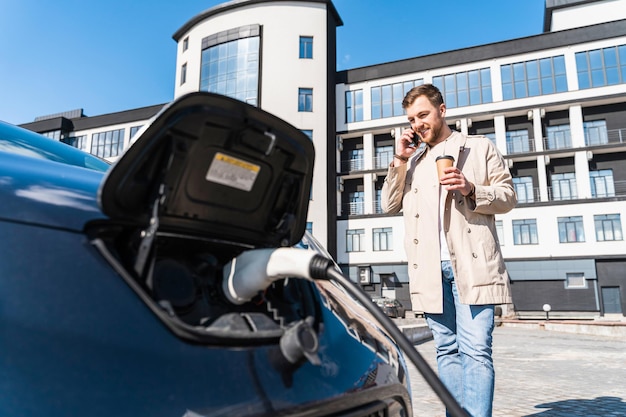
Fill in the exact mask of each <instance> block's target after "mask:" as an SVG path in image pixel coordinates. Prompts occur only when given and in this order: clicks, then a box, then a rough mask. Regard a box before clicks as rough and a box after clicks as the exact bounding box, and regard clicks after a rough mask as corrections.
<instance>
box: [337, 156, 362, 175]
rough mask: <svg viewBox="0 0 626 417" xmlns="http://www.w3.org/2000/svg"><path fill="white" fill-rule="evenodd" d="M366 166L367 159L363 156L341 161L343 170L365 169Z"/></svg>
mask: <svg viewBox="0 0 626 417" xmlns="http://www.w3.org/2000/svg"><path fill="white" fill-rule="evenodd" d="M364 167H365V160H364V159H363V158H360V159H347V160H343V161H341V172H353V171H363V170H364V169H365V168H364Z"/></svg>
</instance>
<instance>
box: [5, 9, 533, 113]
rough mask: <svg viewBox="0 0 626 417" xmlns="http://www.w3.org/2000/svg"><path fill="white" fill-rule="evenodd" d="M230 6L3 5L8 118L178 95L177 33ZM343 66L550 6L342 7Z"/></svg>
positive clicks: (460, 40)
mask: <svg viewBox="0 0 626 417" xmlns="http://www.w3.org/2000/svg"><path fill="white" fill-rule="evenodd" d="M223 2H224V1H222V0H202V1H201V0H181V1H158V0H90V1H83V0H55V1H41V0H0V54H1V55H0V120H4V121H6V122H9V123H14V124H21V123H27V122H31V121H33V120H34V118H35V117H37V116H42V115H47V114H53V113H59V112H63V111H68V110H73V109H77V108H82V109H84V112H85V114H86V115H88V116H95V115H99V114H104V113H112V112H117V111H123V110H129V109H134V108H137V107H144V106H150V105H153V104H161V103H166V102H168V101H170V100H172V99H173V96H174V74H175V59H176V44H175V42H174V40H173V39H172V34H173V33H174V32H175V31H176V30H178V29H179V28H180V27H181V26H182V25H183V24H185V23H186V22H187V21H188V20H189V19H190V18H192V17H193V16H195V15H196V14H198V13H200V12H202V11H203V10H206V9H208V8H211V7H213V6H215V5H217V4H220V3H223ZM334 4H335V7H336V8H337V10H338V12H339V14H340V16H341V18H342V19H343V22H344V25H343V26H341V27H339V28H338V29H337V37H338V45H337V49H338V50H337V69H338V70H344V69H351V68H358V67H362V66H367V65H375V64H380V63H384V62H390V61H396V60H401V59H405V58H412V57H416V56H422V55H428V54H432V53H437V52H445V51H450V50H454V49H459V48H465V47H469V46H475V45H483V44H487V43H492V42H499V41H503V40H509V39H515V38H521V37H525V36H532V35H536V34H540V33H541V32H542V29H543V14H544V0H475V1H469V0H447V1H435V0H431V1H425V0H334Z"/></svg>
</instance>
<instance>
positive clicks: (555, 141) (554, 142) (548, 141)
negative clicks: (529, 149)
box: [542, 137, 574, 150]
mask: <svg viewBox="0 0 626 417" xmlns="http://www.w3.org/2000/svg"><path fill="white" fill-rule="evenodd" d="M542 140H543V149H546V150H556V149H571V148H573V147H574V145H572V139H571V138H556V137H549V138H543V139H542Z"/></svg>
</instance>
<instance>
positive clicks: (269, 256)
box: [222, 248, 318, 305]
mask: <svg viewBox="0 0 626 417" xmlns="http://www.w3.org/2000/svg"><path fill="white" fill-rule="evenodd" d="M317 256H318V255H317V253H316V252H314V251H311V250H306V249H296V248H278V249H253V250H249V251H246V252H243V253H242V254H240V255H239V256H237V257H236V258H234V259H233V260H232V261H230V262H229V263H228V264H226V266H224V272H223V278H224V279H223V280H222V288H223V290H224V294H225V295H226V297H227V298H228V300H229V301H230V302H232V303H233V304H238V305H239V304H243V303H246V302H248V301H250V300H251V299H252V298H253V297H254V296H255V295H257V294H258V293H259V291H263V290H264V289H266V288H267V287H269V286H270V285H271V284H272V282H274V281H277V280H279V279H283V278H288V277H294V278H304V279H309V280H310V279H312V277H311V263H312V260H313V259H314V258H315V257H317Z"/></svg>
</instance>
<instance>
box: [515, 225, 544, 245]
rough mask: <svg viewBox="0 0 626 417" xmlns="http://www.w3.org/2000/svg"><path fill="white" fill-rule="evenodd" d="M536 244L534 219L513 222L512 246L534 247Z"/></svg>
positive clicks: (537, 240) (537, 238)
mask: <svg viewBox="0 0 626 417" xmlns="http://www.w3.org/2000/svg"><path fill="white" fill-rule="evenodd" d="M538 243H539V237H538V236H537V220H536V219H523V220H513V244H514V245H536V244H538Z"/></svg>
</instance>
